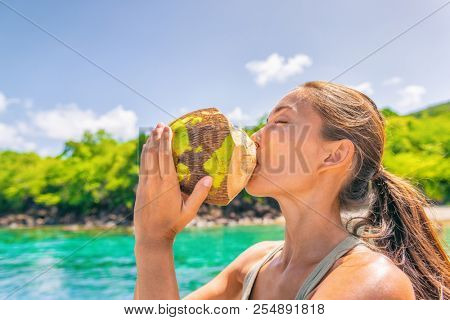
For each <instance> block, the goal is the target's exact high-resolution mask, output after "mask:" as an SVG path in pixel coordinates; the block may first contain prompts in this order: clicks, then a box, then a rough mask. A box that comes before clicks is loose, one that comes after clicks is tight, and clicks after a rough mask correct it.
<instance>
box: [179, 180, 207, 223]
mask: <svg viewBox="0 0 450 320" xmlns="http://www.w3.org/2000/svg"><path fill="white" fill-rule="evenodd" d="M211 185H212V177H210V176H206V177H203V178H201V179H200V180H199V181H198V182H197V184H196V185H195V187H194V191H192V193H191V195H190V196H189V197H188V199H187V200H186V201H185V202H184V204H183V209H182V215H183V216H186V219H187V220H188V221H190V220H192V219H193V218H194V217H195V216H196V215H197V212H198V209H199V208H200V206H201V205H202V203H203V201H205V199H206V197H207V196H208V192H209V190H210V189H211Z"/></svg>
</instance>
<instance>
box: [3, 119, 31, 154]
mask: <svg viewBox="0 0 450 320" xmlns="http://www.w3.org/2000/svg"><path fill="white" fill-rule="evenodd" d="M35 148H36V144H35V143H33V142H31V141H28V140H27V139H25V138H24V137H23V136H22V135H21V134H20V130H19V129H18V128H16V127H14V126H10V125H7V124H4V123H0V149H12V150H19V151H30V150H34V149H35Z"/></svg>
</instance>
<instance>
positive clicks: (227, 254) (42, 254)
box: [0, 225, 450, 299]
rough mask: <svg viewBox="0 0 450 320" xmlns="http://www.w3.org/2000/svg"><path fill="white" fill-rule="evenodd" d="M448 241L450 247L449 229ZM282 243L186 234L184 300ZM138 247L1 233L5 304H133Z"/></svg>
mask: <svg viewBox="0 0 450 320" xmlns="http://www.w3.org/2000/svg"><path fill="white" fill-rule="evenodd" d="M445 237H446V241H447V243H450V229H446V232H445ZM281 239H283V227H282V226H279V225H269V226H236V227H212V228H205V229H195V228H192V229H186V230H184V231H183V232H182V233H180V234H179V235H178V236H177V238H176V241H175V245H174V253H175V266H176V274H177V279H178V284H179V288H180V295H181V297H184V296H185V295H187V294H188V293H190V292H192V291H193V290H195V289H197V288H198V287H200V286H202V285H203V284H205V283H206V282H208V281H209V280H211V279H212V278H213V277H214V276H215V275H216V274H217V273H219V272H220V271H221V270H222V269H223V268H224V267H225V266H226V265H228V264H229V263H230V262H231V261H232V260H233V259H234V258H236V257H237V256H238V255H239V254H240V253H241V252H242V251H244V250H245V249H246V248H248V247H249V246H250V245H252V244H253V243H256V242H259V241H263V240H281ZM133 246H134V239H133V236H132V234H131V233H129V232H128V231H127V230H126V229H114V230H109V231H106V233H105V231H102V230H89V231H65V230H62V229H60V228H36V229H16V230H8V229H0V299H4V298H6V297H7V296H9V295H10V296H9V298H11V299H132V298H133V290H134V284H135V276H136V268H135V261H134V253H133ZM68 255H70V257H68V258H67V256H68ZM65 257H66V258H65ZM64 258H65V259H64ZM61 259H63V260H62V261H61ZM39 275H40V276H39ZM34 278H35V279H34ZM32 279H34V280H32ZM31 280H32V281H31ZM19 287H21V289H20V290H17V291H15V290H16V289H17V288H19ZM13 292H14V293H13Z"/></svg>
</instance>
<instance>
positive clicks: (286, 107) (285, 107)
mask: <svg viewBox="0 0 450 320" xmlns="http://www.w3.org/2000/svg"><path fill="white" fill-rule="evenodd" d="M283 109H291V110H293V109H294V108H293V107H291V106H278V107H275V109H273V112H272V113H271V114H275V113H277V112H280V111H281V110H283ZM269 117H270V114H269V116H268V117H267V119H266V123H268V122H269Z"/></svg>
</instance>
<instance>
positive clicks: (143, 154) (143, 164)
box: [139, 134, 152, 176]
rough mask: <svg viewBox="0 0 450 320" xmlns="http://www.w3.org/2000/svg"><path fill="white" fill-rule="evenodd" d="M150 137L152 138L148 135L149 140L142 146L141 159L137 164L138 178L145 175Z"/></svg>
mask: <svg viewBox="0 0 450 320" xmlns="http://www.w3.org/2000/svg"><path fill="white" fill-rule="evenodd" d="M151 137H152V136H151V134H150V136H149V138H148V139H147V142H146V143H144V144H143V145H142V151H141V159H140V162H139V176H145V175H147V164H146V159H147V152H148V144H149V143H151V142H150V140H151Z"/></svg>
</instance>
